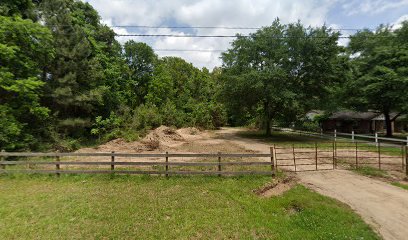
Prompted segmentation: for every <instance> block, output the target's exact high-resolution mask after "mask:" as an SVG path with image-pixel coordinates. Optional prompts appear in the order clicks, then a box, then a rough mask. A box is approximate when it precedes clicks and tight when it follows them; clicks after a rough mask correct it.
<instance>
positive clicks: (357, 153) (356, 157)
mask: <svg viewBox="0 0 408 240" xmlns="http://www.w3.org/2000/svg"><path fill="white" fill-rule="evenodd" d="M357 168H358V143H357V142H356V169H357Z"/></svg>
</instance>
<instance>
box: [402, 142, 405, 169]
mask: <svg viewBox="0 0 408 240" xmlns="http://www.w3.org/2000/svg"><path fill="white" fill-rule="evenodd" d="M401 159H402V160H401V161H402V166H401V170H402V171H404V164H405V154H404V145H402V146H401Z"/></svg>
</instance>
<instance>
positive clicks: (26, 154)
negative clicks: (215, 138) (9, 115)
mask: <svg viewBox="0 0 408 240" xmlns="http://www.w3.org/2000/svg"><path fill="white" fill-rule="evenodd" d="M6 157H52V158H55V161H44V160H41V161H15V160H12V161H4V160H5V158H6ZM61 157H110V161H98V162H96V161H95V162H93V161H82V162H80V161H61V160H60V158H61ZM116 157H130V158H164V159H165V161H163V162H158V161H155V162H146V161H141V162H123V161H116ZM174 157H182V158H198V157H204V158H206V157H209V158H211V157H213V158H214V157H216V158H217V160H218V161H217V162H170V161H169V159H170V158H174ZM235 157H237V158H238V157H239V158H259V157H268V158H270V159H271V161H263V162H254V161H252V162H243V161H241V162H223V161H222V158H235ZM14 165H42V166H44V165H54V166H55V170H48V169H45V170H43V169H40V170H38V169H6V166H14ZM70 165H82V166H84V165H86V166H98V165H101V166H110V170H63V169H61V167H62V166H70ZM0 166H1V168H0V173H13V172H17V173H18V172H20V173H48V174H56V175H57V176H59V175H60V174H62V173H65V174H80V173H84V174H112V173H117V174H158V175H162V174H164V175H165V176H169V175H186V174H187V175H190V174H191V175H195V174H201V175H218V176H221V175H272V176H274V175H275V161H274V160H273V151H272V150H271V153H267V154H252V153H251V154H241V153H221V152H219V153H214V154H213V153H208V154H202V153H197V154H191V153H168V152H166V153H164V154H157V153H152V154H134V153H116V152H110V153H59V152H57V153H31V152H0ZM115 166H165V170H164V171H150V170H117V169H115ZM170 166H185V167H188V166H195V167H210V166H216V167H217V170H216V171H190V170H186V171H179V170H173V171H171V170H170V169H169V167H170ZM223 166H271V170H270V171H258V170H254V171H223V169H222V167H223Z"/></svg>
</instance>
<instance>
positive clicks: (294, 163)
mask: <svg viewBox="0 0 408 240" xmlns="http://www.w3.org/2000/svg"><path fill="white" fill-rule="evenodd" d="M292 152H293V165H294V166H295V172H296V171H297V169H296V153H295V144H292Z"/></svg>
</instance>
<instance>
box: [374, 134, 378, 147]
mask: <svg viewBox="0 0 408 240" xmlns="http://www.w3.org/2000/svg"><path fill="white" fill-rule="evenodd" d="M375 145H377V146H378V133H377V132H376V133H375Z"/></svg>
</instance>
